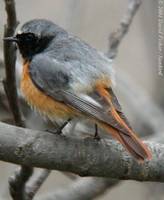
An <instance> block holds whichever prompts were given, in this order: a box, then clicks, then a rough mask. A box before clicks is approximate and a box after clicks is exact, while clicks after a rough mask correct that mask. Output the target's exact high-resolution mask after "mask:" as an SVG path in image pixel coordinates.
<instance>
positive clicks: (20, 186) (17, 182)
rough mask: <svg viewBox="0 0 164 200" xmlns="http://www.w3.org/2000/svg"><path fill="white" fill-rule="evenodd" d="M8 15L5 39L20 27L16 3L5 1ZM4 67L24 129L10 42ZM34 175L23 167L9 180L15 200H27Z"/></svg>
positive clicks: (16, 114) (17, 120) (16, 115)
mask: <svg viewBox="0 0 164 200" xmlns="http://www.w3.org/2000/svg"><path fill="white" fill-rule="evenodd" d="M4 3H5V9H6V13H7V24H6V25H5V28H4V37H9V36H13V35H14V33H15V29H16V27H17V25H18V21H17V16H16V9H15V1H14V0H4ZM3 51H4V65H5V70H6V78H5V80H4V81H3V83H4V89H5V92H6V95H7V98H8V102H9V106H10V109H11V112H12V114H13V118H14V121H15V125H17V126H21V127H24V126H25V124H24V122H23V120H22V117H21V112H20V109H19V103H18V95H17V88H16V78H15V63H16V49H15V45H14V44H12V43H9V42H5V43H4V49H3ZM32 173H33V169H32V168H31V167H27V166H24V165H23V166H21V168H20V169H19V170H17V171H16V172H15V174H14V175H13V176H12V177H10V178H9V186H10V194H11V196H12V198H13V199H14V200H20V199H21V200H23V199H25V184H26V182H27V181H28V179H29V178H30V176H31V175H32Z"/></svg>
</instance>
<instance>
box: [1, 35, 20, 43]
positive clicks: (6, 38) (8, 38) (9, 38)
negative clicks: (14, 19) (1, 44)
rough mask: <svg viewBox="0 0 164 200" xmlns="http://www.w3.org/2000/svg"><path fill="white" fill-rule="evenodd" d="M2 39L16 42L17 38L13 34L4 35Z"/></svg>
mask: <svg viewBox="0 0 164 200" xmlns="http://www.w3.org/2000/svg"><path fill="white" fill-rule="evenodd" d="M3 40H4V41H8V42H18V39H17V38H16V37H15V36H13V37H5V38H3Z"/></svg>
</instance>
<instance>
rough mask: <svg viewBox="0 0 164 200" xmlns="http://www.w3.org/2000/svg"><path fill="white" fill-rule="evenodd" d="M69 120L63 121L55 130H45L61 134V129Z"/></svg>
mask: <svg viewBox="0 0 164 200" xmlns="http://www.w3.org/2000/svg"><path fill="white" fill-rule="evenodd" d="M70 121H71V119H68V120H67V121H65V122H64V123H63V124H62V125H61V126H60V127H58V128H57V129H56V130H55V131H53V130H47V131H48V132H50V133H53V134H58V135H60V134H62V130H63V129H64V128H65V126H66V125H67V124H68V123H69V122H70Z"/></svg>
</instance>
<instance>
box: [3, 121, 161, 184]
mask: <svg viewBox="0 0 164 200" xmlns="http://www.w3.org/2000/svg"><path fill="white" fill-rule="evenodd" d="M0 138H1V140H0V160H2V161H7V162H12V163H15V164H21V165H26V166H32V167H40V168H46V169H54V170H59V171H69V172H72V173H76V174H79V175H80V176H98V177H100V176H101V177H106V178H107V177H108V178H114V179H120V180H127V179H132V180H138V181H159V182H164V168H163V166H164V145H163V144H158V143H155V142H150V141H149V142H147V145H148V146H149V148H150V149H151V151H152V155H153V158H152V160H151V161H146V162H144V163H143V164H139V163H137V162H136V161H135V160H134V159H133V158H132V157H131V156H130V155H129V154H128V153H127V152H126V151H125V150H124V148H123V147H122V145H120V144H119V143H117V142H116V141H113V140H103V139H102V140H100V141H95V140H93V139H92V138H86V139H77V138H67V137H65V136H60V135H54V134H50V133H47V132H40V131H33V130H29V129H27V128H26V129H24V128H20V127H15V126H11V125H7V124H4V123H1V122H0ZM63 147H66V149H65V148H63Z"/></svg>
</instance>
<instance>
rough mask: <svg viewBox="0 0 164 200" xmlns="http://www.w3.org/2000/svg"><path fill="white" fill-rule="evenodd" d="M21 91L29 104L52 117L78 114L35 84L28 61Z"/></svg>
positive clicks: (68, 116)
mask: <svg viewBox="0 0 164 200" xmlns="http://www.w3.org/2000/svg"><path fill="white" fill-rule="evenodd" d="M21 91H22V93H23V95H24V97H25V99H26V101H27V102H28V104H29V105H31V106H32V107H33V108H35V109H36V110H38V111H39V112H40V113H42V114H43V115H46V116H47V117H48V118H50V119H53V118H56V117H58V118H62V119H68V118H72V117H75V116H76V113H75V110H73V109H71V108H70V107H68V106H66V105H64V104H63V103H60V102H58V101H55V100H54V99H52V98H51V97H49V96H47V95H45V94H44V92H42V91H40V90H39V89H38V88H37V87H36V86H35V85H34V84H33V82H32V80H31V78H30V75H29V63H27V62H26V63H25V65H24V66H23V74H22V79H21Z"/></svg>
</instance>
